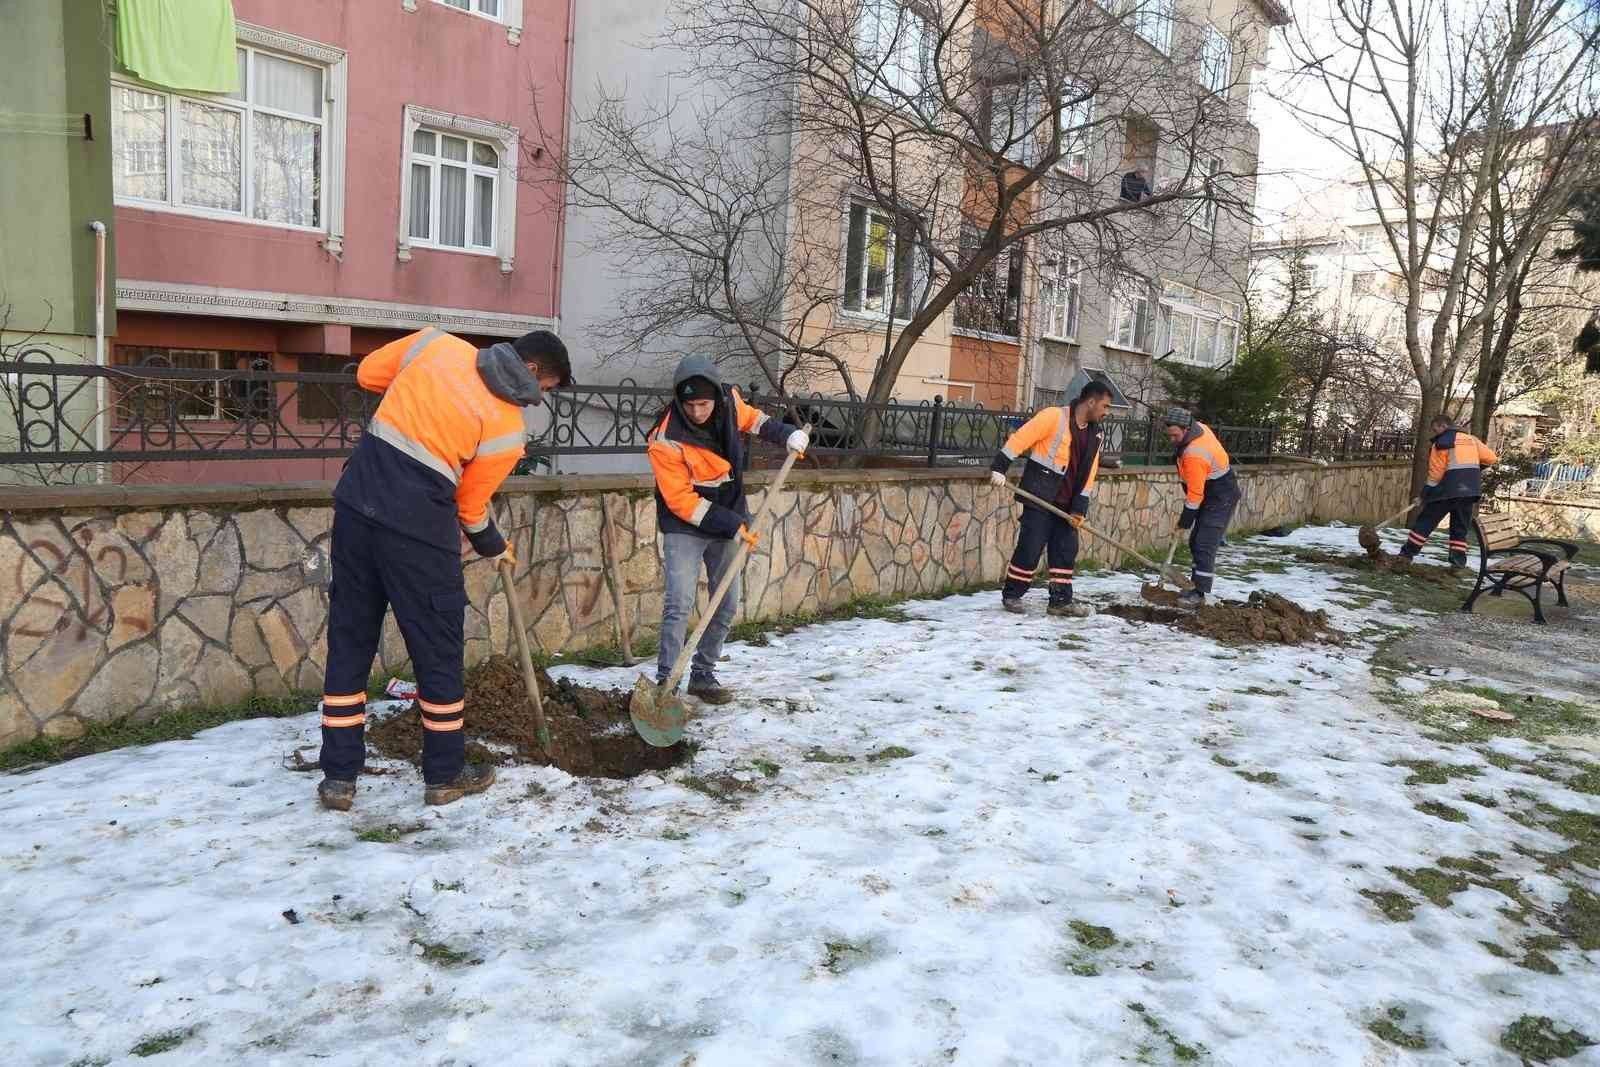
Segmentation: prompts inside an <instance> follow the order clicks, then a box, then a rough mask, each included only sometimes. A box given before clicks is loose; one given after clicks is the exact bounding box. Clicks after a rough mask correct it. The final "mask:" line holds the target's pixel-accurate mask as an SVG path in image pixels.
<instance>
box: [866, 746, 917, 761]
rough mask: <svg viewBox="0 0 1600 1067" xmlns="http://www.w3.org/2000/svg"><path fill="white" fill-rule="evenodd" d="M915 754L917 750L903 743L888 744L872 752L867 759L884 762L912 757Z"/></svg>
mask: <svg viewBox="0 0 1600 1067" xmlns="http://www.w3.org/2000/svg"><path fill="white" fill-rule="evenodd" d="M915 755H916V753H915V752H913V751H911V750H910V749H909V748H905V747H903V746H901V745H887V746H885V747H883V748H880V749H878V751H876V752H874V753H872V754H871V755H870V756H868V757H867V760H868V761H869V762H871V763H882V762H883V761H884V760H891V759H910V758H911V757H912V756H915Z"/></svg>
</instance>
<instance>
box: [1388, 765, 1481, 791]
mask: <svg viewBox="0 0 1600 1067" xmlns="http://www.w3.org/2000/svg"><path fill="white" fill-rule="evenodd" d="M1386 766H1389V767H1408V768H1410V770H1411V776H1410V777H1409V778H1407V779H1406V781H1405V784H1406V785H1444V784H1445V783H1446V782H1448V781H1450V779H1452V778H1476V777H1477V776H1478V775H1480V774H1482V773H1483V768H1482V767H1479V766H1478V765H1477V764H1474V763H1440V762H1438V761H1437V760H1404V759H1402V760H1395V761H1394V762H1393V763H1390V764H1386Z"/></svg>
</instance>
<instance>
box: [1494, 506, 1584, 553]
mask: <svg viewBox="0 0 1600 1067" xmlns="http://www.w3.org/2000/svg"><path fill="white" fill-rule="evenodd" d="M1498 504H1499V506H1501V507H1503V508H1505V510H1506V511H1507V512H1509V513H1510V515H1511V517H1512V518H1513V519H1514V520H1516V523H1517V528H1518V529H1519V530H1521V531H1522V535H1523V536H1524V537H1557V538H1560V539H1562V540H1564V541H1590V542H1597V541H1600V501H1597V502H1588V501H1584V502H1579V501H1575V500H1549V499H1544V498H1541V497H1536V496H1507V497H1501V498H1500V499H1499V501H1498Z"/></svg>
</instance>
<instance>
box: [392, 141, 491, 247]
mask: <svg viewBox="0 0 1600 1067" xmlns="http://www.w3.org/2000/svg"><path fill="white" fill-rule="evenodd" d="M410 166H411V201H410V213H411V214H410V220H411V221H410V234H411V240H412V243H414V244H417V245H431V246H433V247H436V248H459V249H464V250H466V251H470V252H484V253H492V252H493V251H494V247H495V225H494V221H495V203H496V201H497V199H498V183H499V180H500V147H499V145H496V144H490V143H489V142H487V141H478V140H473V139H472V138H469V137H457V136H455V135H453V134H449V133H445V132H443V131H442V130H429V129H419V130H414V131H412V134H411V158H410Z"/></svg>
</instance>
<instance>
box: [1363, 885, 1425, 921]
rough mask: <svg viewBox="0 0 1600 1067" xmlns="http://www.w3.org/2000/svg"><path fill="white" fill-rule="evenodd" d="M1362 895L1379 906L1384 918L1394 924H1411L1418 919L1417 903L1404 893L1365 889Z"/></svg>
mask: <svg viewBox="0 0 1600 1067" xmlns="http://www.w3.org/2000/svg"><path fill="white" fill-rule="evenodd" d="M1361 895H1362V896H1364V897H1366V898H1367V899H1368V900H1370V901H1372V903H1374V904H1375V905H1377V907H1378V910H1379V911H1381V912H1383V917H1384V918H1385V919H1388V920H1389V921H1390V922H1392V923H1403V922H1410V921H1411V920H1412V919H1415V918H1416V917H1417V902H1416V901H1414V900H1412V899H1411V898H1410V897H1408V896H1406V895H1405V894H1404V893H1396V892H1394V891H1393V890H1389V889H1363V890H1362V891H1361Z"/></svg>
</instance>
